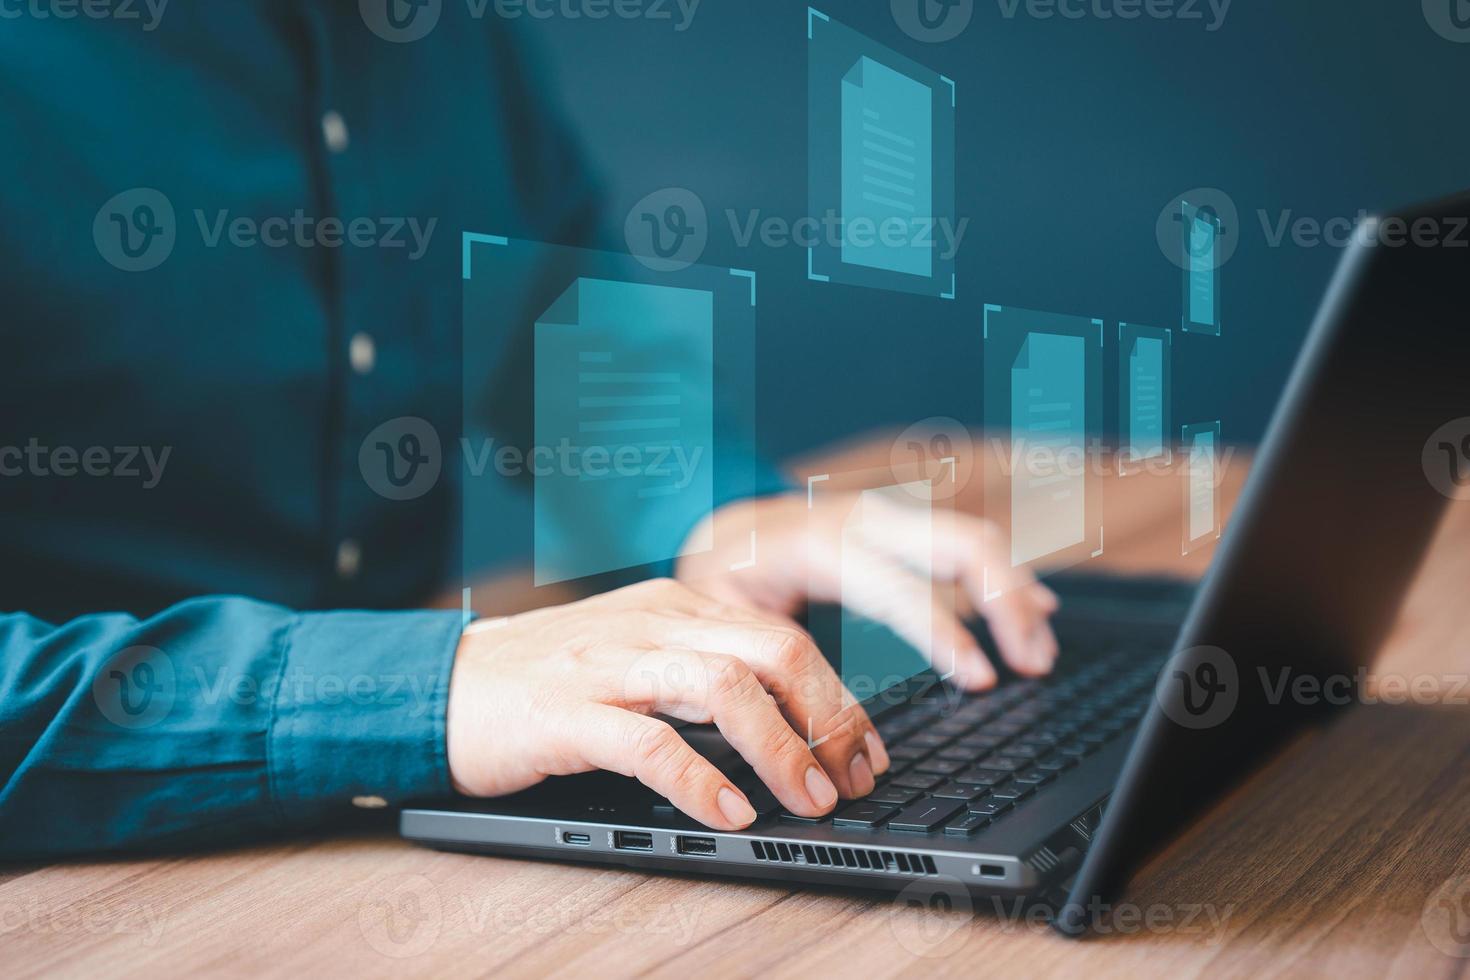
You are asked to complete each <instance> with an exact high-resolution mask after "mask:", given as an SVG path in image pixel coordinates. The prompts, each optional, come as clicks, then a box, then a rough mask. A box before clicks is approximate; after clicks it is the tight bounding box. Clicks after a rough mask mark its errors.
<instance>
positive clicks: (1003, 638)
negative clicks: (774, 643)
mask: <svg viewBox="0 0 1470 980" xmlns="http://www.w3.org/2000/svg"><path fill="white" fill-rule="evenodd" d="M856 506H859V503H858V497H857V495H855V494H848V495H845V496H844V497H843V498H841V499H840V500H839V499H836V498H834V500H833V502H831V503H829V504H827V505H825V506H821V507H819V508H817V509H816V510H812V509H809V508H808V506H807V501H806V498H805V497H804V496H802V495H800V494H783V495H779V496H774V497H762V498H756V499H752V500H744V501H739V502H737V503H734V504H730V505H728V506H726V507H723V508H721V509H720V510H718V511H716V512H715V514H713V515H712V516H711V517H710V518H709V519H708V520H709V521H713V522H715V527H716V529H718V528H719V526H720V524H721V523H722V522H723V523H724V524H725V527H727V528H729V527H733V528H736V529H740V530H739V531H738V532H737V533H729V532H728V531H726V532H724V533H722V534H714V532H713V530H712V529H711V528H710V527H700V528H698V529H696V531H695V532H694V534H695V535H701V536H709V537H713V538H714V540H715V541H716V542H717V544H716V547H715V548H713V549H712V550H707V551H703V552H699V553H695V554H689V555H685V556H684V557H682V558H681V559H680V560H679V564H678V568H677V571H676V573H675V574H676V577H677V578H678V579H679V580H680V581H682V582H685V583H687V584H688V585H690V586H691V587H692V588H694V589H697V590H699V591H701V592H703V593H705V594H706V595H709V596H711V597H713V598H716V599H719V600H721V601H723V602H727V603H730V604H732V605H741V606H746V607H748V608H752V609H756V610H762V611H765V612H767V613H777V614H782V615H790V614H792V613H794V612H796V611H797V610H799V609H801V608H802V606H803V605H804V604H805V603H806V602H807V601H809V600H811V601H817V602H837V601H843V602H845V603H847V604H848V605H849V608H850V609H851V611H853V612H856V613H859V614H861V615H863V616H865V617H867V618H869V619H872V620H875V621H877V622H880V623H882V624H884V625H886V626H888V627H889V628H891V629H892V630H893V631H894V632H895V633H897V634H898V635H899V636H901V637H903V638H904V639H906V640H908V641H909V642H910V643H912V644H913V645H914V646H916V647H918V648H920V652H922V653H924V654H925V655H926V656H927V657H928V658H929V660H930V662H931V663H932V664H934V665H935V666H936V667H937V668H939V669H940V670H941V672H943V673H949V672H950V671H951V670H952V671H953V672H954V676H953V678H952V679H953V680H954V682H955V683H956V684H958V685H959V686H961V687H964V688H968V689H971V690H976V689H981V688H986V687H990V686H992V685H993V684H994V683H995V680H996V673H995V669H994V668H993V667H992V666H991V665H990V662H989V661H988V660H987V659H986V657H985V655H984V653H982V652H981V650H980V644H979V643H978V642H977V641H976V639H975V636H974V634H972V633H971V632H970V631H969V630H968V629H966V628H965V626H964V624H963V623H962V622H961V620H960V614H961V613H962V612H963V609H964V607H965V606H966V605H968V606H969V607H970V608H972V609H974V610H975V611H977V612H979V613H980V615H982V616H983V617H984V618H985V621H986V624H987V625H988V626H989V627H990V632H991V635H992V636H993V637H994V638H995V643H996V647H997V648H998V650H999V652H1000V655H1001V657H1002V658H1004V659H1005V662H1006V663H1007V664H1008V665H1009V666H1010V667H1011V668H1012V669H1013V670H1015V671H1016V672H1017V673H1019V674H1022V675H1025V676H1028V677H1034V676H1037V675H1040V674H1045V673H1047V672H1048V671H1050V670H1051V668H1052V664H1053V663H1054V662H1055V661H1056V657H1057V641H1056V637H1055V635H1054V634H1053V633H1052V630H1051V626H1050V623H1049V617H1050V616H1051V614H1052V613H1053V612H1055V611H1056V610H1057V606H1058V603H1057V597H1056V594H1055V593H1053V592H1052V591H1051V590H1050V589H1048V588H1047V587H1046V586H1044V585H1042V584H1041V583H1039V582H1037V581H1036V579H1035V577H1034V576H1032V574H1031V573H1030V571H1029V570H1027V569H1025V568H1012V567H1011V562H1010V555H1009V548H1008V545H1007V542H1006V540H1005V536H1004V534H1003V533H1002V532H1001V531H1000V529H999V528H997V527H996V526H995V525H994V524H993V523H991V522H989V521H986V520H983V519H981V518H979V517H976V516H974V515H970V514H964V513H959V512H954V511H949V510H935V511H933V512H932V513H930V512H929V511H927V510H924V509H921V508H919V507H907V506H904V505H902V504H895V503H891V502H889V501H886V500H884V499H881V498H878V499H874V498H873V497H869V498H867V499H865V500H863V502H862V504H861V506H863V507H865V508H868V510H867V511H866V512H865V513H864V515H863V520H862V522H861V524H860V527H861V535H860V537H859V538H858V539H856V540H854V539H853V538H852V536H850V535H849V536H848V538H847V539H846V540H844V539H843V528H842V521H843V519H844V518H845V517H846V515H848V514H850V513H851V512H852V509H853V508H854V507H856ZM747 528H749V529H753V530H754V531H755V534H756V541H757V547H756V561H755V564H754V565H750V564H749V562H748V560H744V561H743V560H742V559H748V558H749V543H748V542H749V536H748V535H746V534H745V533H744V529H747ZM931 540H932V544H931ZM721 541H723V542H725V544H724V545H721V544H719V542H721ZM844 550H845V551H846V552H847V553H846V554H844V553H843V552H844ZM921 550H922V552H923V553H922V554H921V553H920V551H921ZM732 565H734V566H736V569H738V570H734V571H732V570H731V566H732ZM742 565H744V566H746V567H741V566H742ZM925 567H927V568H929V569H931V573H932V575H933V577H934V578H935V579H936V580H947V581H952V582H954V583H955V584H956V585H957V586H959V589H958V596H957V598H958V599H959V600H960V602H959V603H957V606H958V607H959V608H958V609H956V608H951V607H949V606H947V605H945V604H944V603H943V602H942V601H938V600H937V599H936V597H935V595H936V590H934V589H931V588H930V584H929V583H928V582H926V581H925V580H924V579H923V578H922V577H921V576H920V575H919V574H917V573H916V572H915V571H914V569H916V568H925ZM844 576H845V578H846V581H844Z"/></svg>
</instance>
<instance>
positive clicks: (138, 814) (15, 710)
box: [0, 597, 462, 860]
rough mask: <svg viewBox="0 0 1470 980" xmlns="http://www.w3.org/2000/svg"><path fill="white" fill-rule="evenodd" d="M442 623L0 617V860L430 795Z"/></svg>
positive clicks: (226, 615)
mask: <svg viewBox="0 0 1470 980" xmlns="http://www.w3.org/2000/svg"><path fill="white" fill-rule="evenodd" d="M461 625H462V620H461V616H460V614H459V613H457V612H429V611H425V612H322V613H297V612H293V611H291V610H288V609H285V608H282V607H280V606H275V605H270V604H267V603H262V602H256V601H254V600H250V599H244V598H235V597H224V598H206V599H195V600H190V601H188V602H183V603H180V604H178V605H176V606H173V607H171V608H169V609H166V610H164V611H163V612H161V613H159V614H158V615H156V616H153V617H151V618H148V619H142V620H139V619H135V618H133V617H131V616H126V615H121V614H102V615H89V616H83V617H80V618H78V619H75V620H72V621H71V622H68V623H66V624H64V625H59V626H57V625H52V624H49V623H45V622H42V621H40V620H38V619H36V618H34V617H32V616H28V615H26V614H24V613H14V614H9V615H3V616H0V860H17V859H27V860H36V859H51V858H56V857H60V856H64V855H69V854H79V853H84V852H96V851H120V850H137V849H145V848H146V849H154V848H165V847H166V848H175V847H186V846H194V845H200V844H206V843H209V844H217V843H219V842H221V841H224V840H230V839H237V838H244V837H251V836H255V835H259V834H263V833H269V832H279V831H282V830H288V829H295V828H306V827H310V826H312V825H314V824H318V823H321V822H322V821H324V820H325V819H327V818H329V817H332V816H333V815H338V816H340V815H344V814H346V813H348V812H351V808H352V801H353V798H354V797H355V796H360V795H371V796H380V797H383V798H384V799H386V800H388V801H390V802H392V801H397V800H402V799H404V798H407V797H412V796H419V795H430V794H442V793H447V792H448V791H449V788H450V784H449V774H448V765H447V762H446V758H445V741H444V721H445V710H446V703H447V694H448V686H449V674H450V671H451V669H452V666H453V658H454V651H455V649H456V647H457V645H458V641H459V637H460V632H461Z"/></svg>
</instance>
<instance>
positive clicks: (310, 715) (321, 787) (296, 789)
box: [267, 612, 464, 821]
mask: <svg viewBox="0 0 1470 980" xmlns="http://www.w3.org/2000/svg"><path fill="white" fill-rule="evenodd" d="M463 626H464V621H463V617H462V615H461V614H460V613H458V612H324V613H304V614H302V615H300V616H298V617H296V620H295V622H294V623H293V624H292V627H291V629H290V630H289V631H288V632H287V634H286V636H285V639H284V641H283V642H284V649H283V651H282V655H281V675H280V677H279V679H278V684H277V689H276V696H275V701H274V704H273V707H272V713H271V722H270V733H269V737H268V750H267V751H268V768H269V778H270V787H271V795H272V797H273V799H274V800H275V803H276V806H277V807H278V809H279V811H280V812H281V814H282V816H283V817H284V816H287V815H289V816H290V818H291V819H292V820H293V821H299V820H300V818H301V815H302V810H303V808H308V809H319V810H322V811H326V812H331V811H334V810H337V809H338V807H340V806H342V805H346V804H349V803H351V802H352V800H353V798H354V797H360V796H361V797H381V798H382V799H383V800H385V801H386V802H388V803H394V802H399V801H402V800H405V799H408V798H411V797H416V796H427V795H443V794H447V793H448V792H449V791H450V781H449V762H448V758H447V755H446V750H445V734H444V720H445V715H446V712H447V708H448V699H449V675H450V672H451V670H452V669H453V667H454V653H455V650H456V649H457V648H458V646H459V638H460V634H461V633H462V631H463Z"/></svg>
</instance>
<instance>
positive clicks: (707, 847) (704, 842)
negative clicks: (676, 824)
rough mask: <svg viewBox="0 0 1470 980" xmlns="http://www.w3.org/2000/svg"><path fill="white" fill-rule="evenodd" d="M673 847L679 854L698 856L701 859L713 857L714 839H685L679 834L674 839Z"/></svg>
mask: <svg viewBox="0 0 1470 980" xmlns="http://www.w3.org/2000/svg"><path fill="white" fill-rule="evenodd" d="M674 847H675V848H677V849H678V851H679V853H680V854H698V855H699V856H701V857H714V856H715V839H714V838H713V837H685V836H684V835H683V834H680V835H679V836H678V837H676V838H674Z"/></svg>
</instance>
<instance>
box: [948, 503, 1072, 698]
mask: <svg viewBox="0 0 1470 980" xmlns="http://www.w3.org/2000/svg"><path fill="white" fill-rule="evenodd" d="M943 547H944V553H943V554H942V555H941V556H940V559H939V561H940V563H942V564H945V565H950V566H951V567H952V571H953V574H954V575H955V576H956V578H958V579H959V581H960V584H961V585H962V587H963V588H964V590H965V592H966V594H968V595H969V596H970V600H971V602H973V603H974V604H975V606H976V608H977V609H978V611H979V613H980V615H982V616H984V617H985V621H986V623H987V624H988V625H989V626H990V633H991V635H992V636H993V637H994V638H995V645H996V648H997V650H998V651H999V652H1000V655H1001V659H1003V660H1004V661H1005V662H1006V663H1007V664H1008V665H1010V667H1011V668H1012V669H1013V670H1015V671H1016V672H1017V673H1020V674H1023V675H1026V676H1037V675H1040V674H1045V673H1047V672H1048V671H1050V670H1051V668H1052V665H1053V664H1054V663H1055V662H1056V657H1057V641H1056V636H1055V634H1053V632H1052V629H1051V624H1050V622H1049V617H1050V616H1051V614H1052V613H1053V612H1055V611H1056V610H1057V608H1058V607H1059V606H1060V602H1059V600H1058V599H1057V596H1056V593H1054V592H1052V590H1051V589H1048V588H1047V587H1046V586H1044V585H1042V584H1041V583H1039V582H1038V581H1036V576H1035V575H1033V574H1032V572H1031V570H1030V569H1029V568H1027V567H1025V566H1024V565H1023V566H1019V567H1012V565H1011V562H1010V554H1009V548H1008V546H1007V545H1006V541H1005V535H1004V533H1003V532H1001V530H1000V529H999V528H998V527H996V526H995V525H994V524H993V523H991V522H990V521H986V520H983V519H981V518H978V517H975V516H973V515H969V514H956V515H954V517H953V522H952V527H951V531H950V533H949V534H948V535H945V536H944V539H943Z"/></svg>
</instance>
